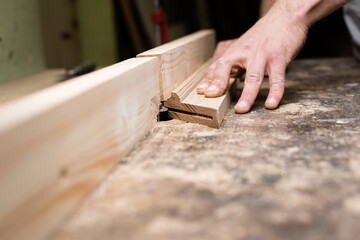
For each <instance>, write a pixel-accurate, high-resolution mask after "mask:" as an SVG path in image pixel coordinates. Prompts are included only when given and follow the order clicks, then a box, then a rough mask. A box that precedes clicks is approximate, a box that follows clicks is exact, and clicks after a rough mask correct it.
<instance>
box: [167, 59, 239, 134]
mask: <svg viewBox="0 0 360 240" xmlns="http://www.w3.org/2000/svg"><path fill="white" fill-rule="evenodd" d="M210 64H211V59H210V60H208V61H207V62H206V63H205V64H203V65H202V66H201V67H200V68H199V69H198V70H197V71H195V72H194V73H193V74H192V75H191V76H190V77H188V78H187V79H186V80H185V81H184V82H183V83H181V84H180V86H179V87H177V88H176V89H175V90H174V91H172V92H171V97H170V98H169V99H168V100H167V101H166V102H165V107H167V108H169V115H170V116H171V117H173V118H175V119H179V120H183V121H186V122H193V123H199V124H203V125H207V126H209V127H214V128H220V125H221V122H222V121H223V119H224V117H225V114H226V112H227V110H228V108H229V105H230V100H231V97H230V91H229V88H230V87H231V86H232V84H233V82H234V79H231V80H230V83H229V87H228V89H227V90H226V92H225V94H224V95H222V96H220V97H217V98H206V97H205V96H204V95H199V94H197V91H196V88H197V87H198V85H199V84H200V83H201V82H202V81H203V80H204V78H205V75H206V72H207V70H208V68H209V66H210Z"/></svg>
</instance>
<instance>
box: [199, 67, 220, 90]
mask: <svg viewBox="0 0 360 240" xmlns="http://www.w3.org/2000/svg"><path fill="white" fill-rule="evenodd" d="M215 67H216V64H215V63H213V64H211V65H210V67H209V69H208V71H207V74H206V76H205V80H204V81H203V82H202V83H201V84H200V85H199V86H198V88H197V90H196V91H197V93H198V94H204V92H205V90H206V89H207V88H208V87H209V86H210V85H211V82H212V79H213V76H214V71H215Z"/></svg>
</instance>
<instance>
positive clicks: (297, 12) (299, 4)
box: [271, 0, 350, 28]
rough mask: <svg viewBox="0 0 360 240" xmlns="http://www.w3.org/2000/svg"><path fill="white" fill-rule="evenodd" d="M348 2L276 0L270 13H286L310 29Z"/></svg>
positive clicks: (333, 0) (341, 0)
mask: <svg viewBox="0 0 360 240" xmlns="http://www.w3.org/2000/svg"><path fill="white" fill-rule="evenodd" d="M349 1H350V0H277V1H276V3H275V4H274V6H273V8H272V9H271V11H282V12H286V13H288V16H289V18H291V19H292V20H294V21H295V22H297V23H301V24H304V25H305V26H306V27H308V28H309V27H311V26H312V25H313V24H314V23H315V22H317V21H319V20H320V19H322V18H323V17H325V16H327V15H329V14H330V13H332V12H333V11H335V10H336V9H338V8H340V7H341V6H343V5H344V4H346V3H347V2H349Z"/></svg>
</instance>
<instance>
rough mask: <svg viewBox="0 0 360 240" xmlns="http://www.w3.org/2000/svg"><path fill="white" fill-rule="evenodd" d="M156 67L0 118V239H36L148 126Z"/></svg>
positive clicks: (71, 84)
mask: <svg viewBox="0 0 360 240" xmlns="http://www.w3.org/2000/svg"><path fill="white" fill-rule="evenodd" d="M158 69H159V67H158V59H157V58H142V59H130V60H127V61H125V62H122V63H119V64H116V65H113V66H111V67H108V68H105V69H102V70H99V71H96V72H94V73H91V74H88V75H86V76H84V77H80V78H78V79H75V80H71V81H68V82H64V83H61V84H59V85H56V86H54V87H51V88H49V89H45V90H43V91H40V92H38V93H35V94H32V95H29V96H28V97H25V98H23V99H21V100H19V101H17V102H16V103H13V104H12V105H11V107H9V108H5V109H3V110H0V196H1V197H0V239H7V240H9V239H44V238H47V237H49V234H51V233H52V231H53V230H54V229H55V228H56V227H57V226H58V224H59V223H60V222H61V221H62V220H64V218H66V217H67V216H68V215H69V213H71V212H72V211H73V210H74V208H75V207H76V206H77V205H78V203H79V202H80V201H81V200H82V199H83V198H84V197H85V196H86V195H87V194H88V193H89V192H90V191H91V190H93V189H94V187H95V186H96V185H97V184H98V183H99V181H100V180H101V179H103V177H104V176H106V175H107V173H109V171H110V170H111V169H113V168H114V167H115V166H116V164H117V161H118V160H119V159H121V158H122V157H123V156H125V154H127V153H128V151H129V150H130V149H131V148H132V147H133V145H134V144H135V143H136V142H137V141H138V140H139V139H140V138H142V137H143V136H144V135H145V134H146V133H147V132H148V130H149V129H150V128H151V127H152V126H153V124H154V123H155V122H156V116H157V114H158V110H159V104H160V98H159V94H160V93H159V77H158Z"/></svg>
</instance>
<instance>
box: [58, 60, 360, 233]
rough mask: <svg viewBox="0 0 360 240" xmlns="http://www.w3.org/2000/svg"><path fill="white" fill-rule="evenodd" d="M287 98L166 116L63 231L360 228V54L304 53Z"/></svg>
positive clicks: (290, 78)
mask: <svg viewBox="0 0 360 240" xmlns="http://www.w3.org/2000/svg"><path fill="white" fill-rule="evenodd" d="M287 79H288V83H287V85H288V88H287V90H286V95H285V97H284V100H283V102H282V105H281V106H280V108H279V109H277V110H275V111H268V110H266V109H264V107H263V103H264V100H265V97H266V90H263V91H262V93H261V95H260V97H259V98H258V99H257V102H256V105H255V107H254V109H253V111H252V112H251V113H249V114H246V115H235V114H234V113H233V110H232V109H229V111H228V113H227V116H226V117H225V120H224V122H223V124H222V127H221V128H220V130H217V129H212V128H209V127H205V126H201V125H196V124H191V123H183V122H180V121H177V120H172V121H168V122H161V123H158V124H157V125H156V126H155V127H154V128H153V129H152V131H151V132H150V133H149V134H148V135H147V137H146V138H145V139H144V140H143V141H141V142H140V143H139V144H138V145H137V147H136V148H135V149H134V150H133V151H132V153H131V154H130V155H129V156H128V157H127V158H125V159H122V160H121V161H120V163H119V166H118V168H117V169H116V170H115V171H114V172H113V173H112V174H111V175H110V176H109V177H108V178H107V179H106V180H105V181H104V182H103V183H102V185H101V186H100V187H99V188H98V189H97V190H96V191H95V192H94V193H93V194H92V196H90V197H89V198H88V199H87V201H86V202H85V203H84V204H83V205H82V207H81V208H79V210H78V212H76V213H75V215H74V216H73V217H72V218H71V219H70V220H69V221H68V222H66V223H65V225H64V226H63V227H62V228H61V229H60V231H59V232H58V233H57V234H56V235H55V236H54V239H89V240H91V239H217V240H223V239H224V240H225V239H256V240H261V239H271V240H272V239H274V240H275V239H307V240H313V239H342V240H347V239H349V240H350V239H359V235H360V121H359V111H360V64H358V63H356V62H355V61H354V60H352V59H337V60H336V59H335V60H330V59H328V60H302V61H298V62H296V63H295V64H293V65H292V66H291V67H290V69H289V73H288V77H287Z"/></svg>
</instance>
